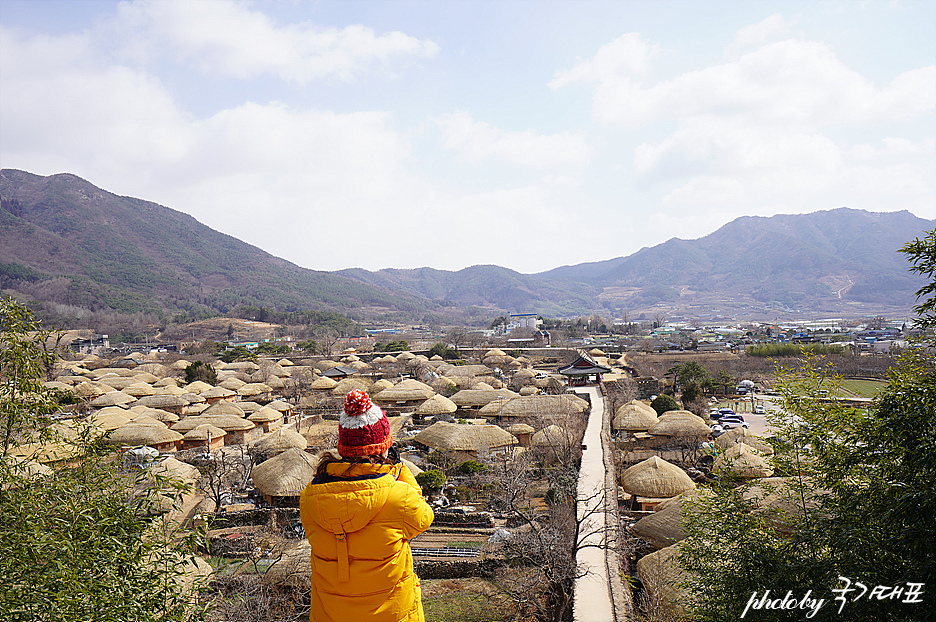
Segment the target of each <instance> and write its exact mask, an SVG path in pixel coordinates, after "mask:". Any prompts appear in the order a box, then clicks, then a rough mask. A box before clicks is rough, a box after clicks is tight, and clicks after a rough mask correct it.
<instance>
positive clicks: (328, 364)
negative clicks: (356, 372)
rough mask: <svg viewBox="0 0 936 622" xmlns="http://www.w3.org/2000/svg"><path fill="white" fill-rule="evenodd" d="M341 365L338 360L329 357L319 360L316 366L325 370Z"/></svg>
mask: <svg viewBox="0 0 936 622" xmlns="http://www.w3.org/2000/svg"><path fill="white" fill-rule="evenodd" d="M339 365H341V363H339V362H338V361H331V360H329V359H323V360H321V361H319V362H317V363H316V364H315V365H314V367H315V369H317V370H319V371H325V370H326V369H331V368H332V367H338V366H339Z"/></svg>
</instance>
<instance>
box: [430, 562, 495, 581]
mask: <svg viewBox="0 0 936 622" xmlns="http://www.w3.org/2000/svg"><path fill="white" fill-rule="evenodd" d="M504 563H505V562H504V560H502V559H490V558H488V559H465V560H461V559H459V560H452V561H448V560H446V561H438V560H420V559H416V560H413V569H414V570H415V571H416V574H417V575H418V576H419V578H420V579H461V578H464V577H491V576H494V571H495V570H497V569H498V568H500V567H502V566H503V565H504Z"/></svg>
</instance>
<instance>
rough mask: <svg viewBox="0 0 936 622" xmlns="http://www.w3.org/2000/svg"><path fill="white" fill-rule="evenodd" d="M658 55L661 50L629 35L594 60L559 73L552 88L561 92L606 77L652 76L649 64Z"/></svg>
mask: <svg viewBox="0 0 936 622" xmlns="http://www.w3.org/2000/svg"><path fill="white" fill-rule="evenodd" d="M658 52H659V47H658V46H651V45H650V43H649V42H648V41H646V40H645V39H641V38H640V33H636V32H629V33H627V34H624V35H621V36H620V37H618V38H617V39H615V40H614V41H612V42H611V43H608V44H607V45H604V46H602V47H601V49H599V50H598V52H597V54H595V57H594V58H592V59H591V60H587V61H585V62H582V63H580V64H579V65H577V66H576V67H574V68H572V69H570V70H568V71H560V72H557V74H556V77H555V78H554V79H553V80H552V81H551V82H550V83H549V87H550V88H552V89H558V88H562V87H563V86H567V85H569V84H575V83H578V82H600V81H603V80H605V79H606V78H607V76H617V75H634V76H642V75H645V74H648V73H649V72H650V61H651V60H652V59H653V57H654V56H656V55H657V54H658Z"/></svg>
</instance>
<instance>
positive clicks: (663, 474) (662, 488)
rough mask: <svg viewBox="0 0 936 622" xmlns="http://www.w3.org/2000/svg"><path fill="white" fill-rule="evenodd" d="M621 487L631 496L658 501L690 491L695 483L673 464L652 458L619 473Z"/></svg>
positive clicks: (655, 457)
mask: <svg viewBox="0 0 936 622" xmlns="http://www.w3.org/2000/svg"><path fill="white" fill-rule="evenodd" d="M621 486H622V487H623V488H624V491H625V492H628V493H630V494H632V495H638V496H641V497H650V498H655V499H660V498H666V497H675V496H676V495H678V494H679V493H681V492H685V491H687V490H692V489H693V488H695V483H694V482H693V481H692V480H691V479H689V476H688V475H686V472H685V471H683V470H682V469H680V468H679V467H678V466H676V465H675V464H671V463H669V462H667V461H666V460H663V459H662V458H659V457H657V456H653V457H652V458H647V459H646V460H644V461H643V462H638V463H637V464H635V465H634V466H632V467H629V468H627V469H626V470H625V471H624V472H623V473H621Z"/></svg>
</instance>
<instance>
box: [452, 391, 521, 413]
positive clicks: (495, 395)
mask: <svg viewBox="0 0 936 622" xmlns="http://www.w3.org/2000/svg"><path fill="white" fill-rule="evenodd" d="M515 397H520V395H519V394H517V393H514V392H513V391H511V390H509V389H490V390H477V389H462V390H461V391H459V392H458V393H456V394H455V395H453V396H452V397H451V398H450V399H451V400H452V401H453V402H455V405H457V406H458V407H459V408H461V409H465V410H472V409H480V408H482V407H483V406H486V405H488V404H490V403H491V402H493V401H494V400H499V399H505V400H506V399H512V398H515Z"/></svg>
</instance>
